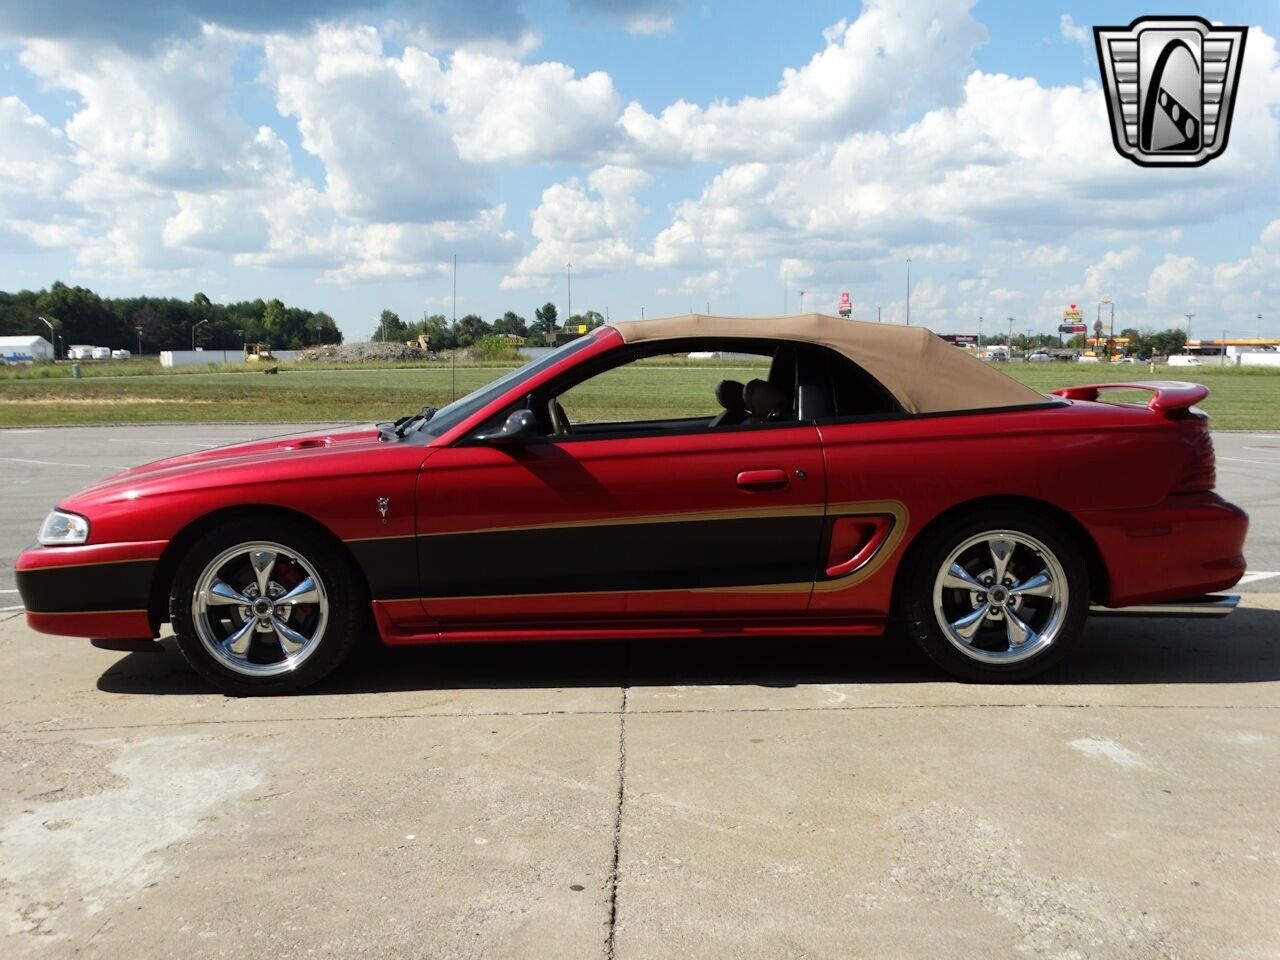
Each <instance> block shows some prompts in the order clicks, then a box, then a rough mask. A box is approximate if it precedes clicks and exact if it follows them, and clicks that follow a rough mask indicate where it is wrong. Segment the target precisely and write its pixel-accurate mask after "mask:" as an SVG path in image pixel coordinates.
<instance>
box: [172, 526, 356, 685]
mask: <svg viewBox="0 0 1280 960" xmlns="http://www.w3.org/2000/svg"><path fill="white" fill-rule="evenodd" d="M355 583H356V578H355V577H354V576H352V571H351V570H350V563H349V562H348V560H347V558H346V557H344V556H343V554H342V552H341V551H340V550H339V549H338V548H337V547H336V546H334V544H332V543H331V542H330V541H329V540H328V539H326V538H325V537H324V536H322V535H321V534H319V533H317V532H316V531H314V530H312V529H310V528H308V527H307V526H306V525H305V524H301V523H296V522H291V521H289V520H287V519H284V518H281V519H265V520H260V519H249V518H245V519H241V520H233V521H231V522H229V523H227V524H226V525H224V526H221V527H219V528H217V529H215V530H213V531H212V532H210V533H208V534H206V535H205V536H204V537H203V538H201V539H200V540H199V541H198V542H197V543H196V544H195V545H194V546H193V547H192V549H191V550H190V551H189V552H188V553H187V555H186V557H184V558H183V560H182V562H181V563H180V565H179V567H178V571H177V574H176V576H175V577H174V586H173V595H172V604H171V605H172V612H173V628H174V633H175V634H176V636H177V640H178V649H179V650H181V651H182V655H183V656H184V657H186V659H187V661H188V662H189V663H190V664H191V666H192V667H193V668H195V670H196V672H198V673H199V674H200V675H201V676H203V677H205V678H206V679H207V680H209V681H211V682H212V683H213V684H214V685H215V686H217V687H218V689H219V690H221V691H222V692H223V693H226V694H229V695H232V696H246V695H254V694H264V693H287V692H292V691H295V690H301V689H302V688H304V687H308V686H310V685H311V684H313V683H315V682H317V681H318V680H320V679H321V678H322V677H324V676H326V675H327V674H328V673H330V672H331V671H332V670H333V669H334V668H336V667H337V666H338V665H339V664H340V663H342V661H343V660H345V659H346V657H347V655H348V654H349V653H350V652H351V649H352V647H353V646H354V645H355V643H356V640H357V639H358V637H359V634H360V630H361V629H362V628H363V626H364V624H365V622H366V618H365V616H364V610H363V607H364V604H363V597H362V595H361V593H360V591H359V589H358V588H357V587H356V586H355Z"/></svg>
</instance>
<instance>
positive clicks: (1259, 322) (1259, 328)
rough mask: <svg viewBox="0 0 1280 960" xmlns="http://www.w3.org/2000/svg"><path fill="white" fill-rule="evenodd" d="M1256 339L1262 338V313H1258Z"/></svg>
mask: <svg viewBox="0 0 1280 960" xmlns="http://www.w3.org/2000/svg"><path fill="white" fill-rule="evenodd" d="M1258 339H1259V340H1261V339H1262V314H1258Z"/></svg>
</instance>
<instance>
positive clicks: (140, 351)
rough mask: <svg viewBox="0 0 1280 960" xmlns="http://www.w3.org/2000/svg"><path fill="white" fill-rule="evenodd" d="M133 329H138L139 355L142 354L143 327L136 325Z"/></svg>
mask: <svg viewBox="0 0 1280 960" xmlns="http://www.w3.org/2000/svg"><path fill="white" fill-rule="evenodd" d="M133 329H134V330H136V331H138V356H142V328H141V327H134V328H133Z"/></svg>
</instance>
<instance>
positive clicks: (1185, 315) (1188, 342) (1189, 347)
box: [1183, 313, 1195, 353]
mask: <svg viewBox="0 0 1280 960" xmlns="http://www.w3.org/2000/svg"><path fill="white" fill-rule="evenodd" d="M1183 316H1184V317H1186V318H1187V346H1186V351H1187V353H1190V352H1191V318H1192V317H1194V316H1195V314H1194V313H1184V314H1183Z"/></svg>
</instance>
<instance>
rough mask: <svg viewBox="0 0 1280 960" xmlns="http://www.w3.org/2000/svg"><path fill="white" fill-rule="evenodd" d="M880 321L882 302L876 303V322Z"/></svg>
mask: <svg viewBox="0 0 1280 960" xmlns="http://www.w3.org/2000/svg"><path fill="white" fill-rule="evenodd" d="M879 322H880V304H878V303H877V304H876V323H879Z"/></svg>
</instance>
